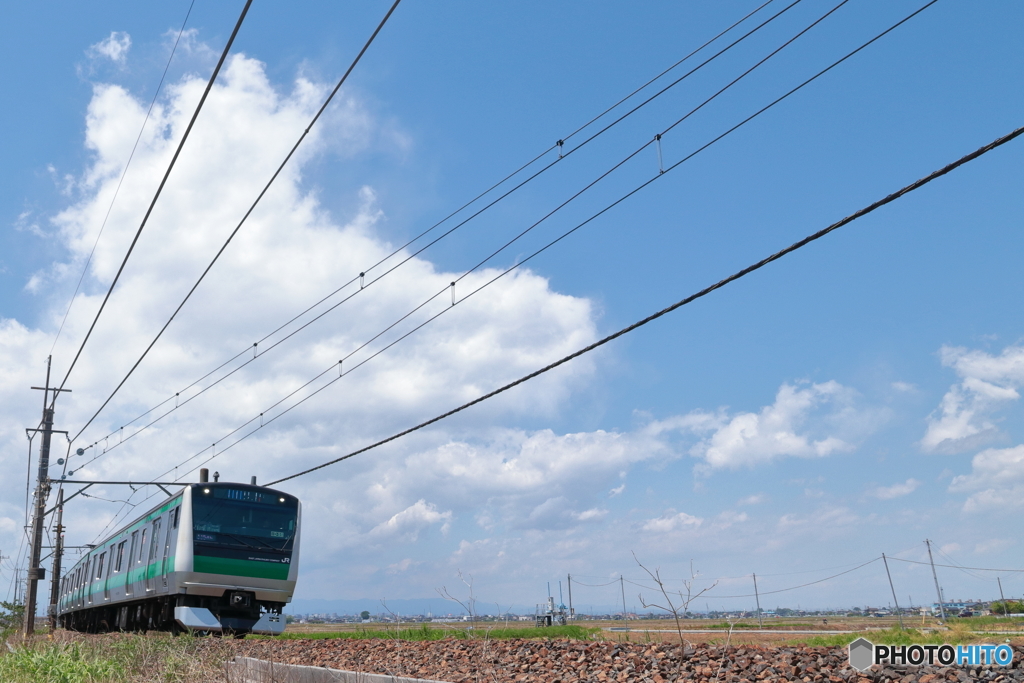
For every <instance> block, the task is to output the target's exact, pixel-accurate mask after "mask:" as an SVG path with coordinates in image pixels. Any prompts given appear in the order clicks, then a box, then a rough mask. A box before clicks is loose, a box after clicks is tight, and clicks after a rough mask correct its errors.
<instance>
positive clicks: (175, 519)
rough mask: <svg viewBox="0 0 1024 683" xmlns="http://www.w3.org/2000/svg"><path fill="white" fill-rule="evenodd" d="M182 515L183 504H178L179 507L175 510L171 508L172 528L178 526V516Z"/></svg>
mask: <svg viewBox="0 0 1024 683" xmlns="http://www.w3.org/2000/svg"><path fill="white" fill-rule="evenodd" d="M180 516H181V506H178V507H176V508H174V509H173V510H171V528H172V529H177V528H178V517H180Z"/></svg>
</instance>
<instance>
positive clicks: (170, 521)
mask: <svg viewBox="0 0 1024 683" xmlns="http://www.w3.org/2000/svg"><path fill="white" fill-rule="evenodd" d="M180 510H181V508H180V507H176V508H174V509H173V510H171V512H170V514H168V515H167V536H166V537H165V538H164V557H163V560H161V562H160V580H161V581H162V582H163V588H164V589H166V588H167V572H168V571H169V570H170V567H168V566H167V558H168V557H169V556H170V554H171V543H172V542H173V541H174V540H175V539H173V538H171V537H172V536H174V530H175V529H177V528H178V513H179V511H180Z"/></svg>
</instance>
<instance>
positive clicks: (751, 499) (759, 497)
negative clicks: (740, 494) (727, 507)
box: [736, 493, 768, 505]
mask: <svg viewBox="0 0 1024 683" xmlns="http://www.w3.org/2000/svg"><path fill="white" fill-rule="evenodd" d="M766 500H768V496H766V495H764V494H763V493H755V494H754V495H752V496H747V497H746V498H741V499H740V500H739V502H737V503H736V504H737V505H759V504H761V503H763V502H765V501H766Z"/></svg>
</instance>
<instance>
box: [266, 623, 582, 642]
mask: <svg viewBox="0 0 1024 683" xmlns="http://www.w3.org/2000/svg"><path fill="white" fill-rule="evenodd" d="M599 630H600V629H596V628H583V627H582V626H550V627H547V628H536V627H526V628H501V627H495V628H485V627H481V626H477V627H476V628H474V629H472V630H469V629H464V628H437V627H432V626H428V625H427V624H421V625H420V626H414V627H409V628H403V629H398V628H392V629H359V630H358V631H318V632H312V633H303V632H287V631H286V632H285V633H283V634H282V635H279V636H251V635H250V636H246V637H247V638H285V639H295V640H306V639H309V640H324V639H334V638H348V639H355V640H365V639H372V638H380V639H389V640H443V639H444V638H457V639H460V640H466V639H470V638H478V639H483V638H489V639H492V640H493V639H499V640H506V639H509V638H544V639H546V640H551V639H555V638H564V639H568V640H587V639H589V638H590V636H591V635H592V634H594V633H596V632H598V631H599Z"/></svg>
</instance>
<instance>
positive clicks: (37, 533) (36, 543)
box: [23, 357, 71, 637]
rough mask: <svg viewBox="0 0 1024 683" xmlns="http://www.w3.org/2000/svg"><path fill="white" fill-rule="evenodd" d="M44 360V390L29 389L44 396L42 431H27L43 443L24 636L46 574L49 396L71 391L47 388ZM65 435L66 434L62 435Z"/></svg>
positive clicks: (50, 431) (31, 622) (31, 623)
mask: <svg viewBox="0 0 1024 683" xmlns="http://www.w3.org/2000/svg"><path fill="white" fill-rule="evenodd" d="M51 358H52V357H47V359H46V386H45V387H32V388H33V389H38V390H40V391H42V392H43V423H42V424H43V426H42V429H34V430H30V431H39V432H42V434H43V438H42V442H41V443H40V444H39V475H38V477H37V478H36V499H35V512H34V513H33V515H32V535H31V539H32V547H31V548H30V550H29V559H28V569H27V572H26V581H25V584H26V585H25V621H24V629H23V633H24V635H25V636H26V637H27V636H30V635H32V634H33V633H35V618H36V598H37V595H38V590H39V580H40V579H45V578H46V570H45V569H43V568H42V567H40V566H39V558H40V555H41V554H42V550H43V526H44V521H45V518H46V499H47V498H48V497H49V495H50V474H49V470H50V435H51V434H53V432H54V429H53V404H52V403H50V404H49V405H47V404H48V402H49V398H50V392H51V391H52V392H53V397H54V398H53V403H56V402H57V396H58V393H59V392H61V391H71V390H70V389H54V388H51V387H50V361H51ZM62 433H63V434H67V432H62Z"/></svg>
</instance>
